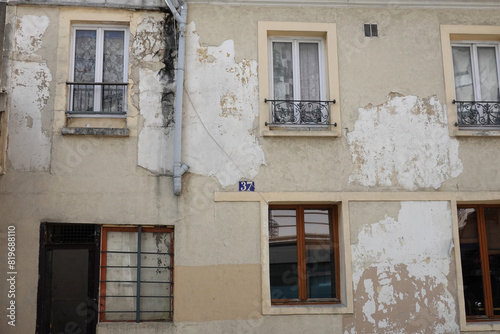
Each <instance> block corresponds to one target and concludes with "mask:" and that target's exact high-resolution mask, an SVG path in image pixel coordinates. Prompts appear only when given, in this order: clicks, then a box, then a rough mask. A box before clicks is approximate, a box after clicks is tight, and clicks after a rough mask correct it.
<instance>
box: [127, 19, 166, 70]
mask: <svg viewBox="0 0 500 334" xmlns="http://www.w3.org/2000/svg"><path fill="white" fill-rule="evenodd" d="M162 31H163V23H162V22H158V21H155V19H153V18H152V17H148V18H145V19H144V20H143V21H142V22H141V23H140V24H139V25H138V26H137V31H136V34H135V38H134V42H133V44H132V52H133V54H134V56H135V57H136V58H138V59H140V60H141V61H160V60H161V59H160V56H161V55H162V54H163V53H162V52H163V50H164V48H165V41H164V39H163V38H162V34H161V32H162Z"/></svg>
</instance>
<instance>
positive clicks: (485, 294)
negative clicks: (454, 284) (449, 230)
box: [458, 205, 500, 321]
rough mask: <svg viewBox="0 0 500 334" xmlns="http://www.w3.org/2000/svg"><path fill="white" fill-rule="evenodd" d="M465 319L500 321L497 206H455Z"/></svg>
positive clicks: (499, 222) (499, 239)
mask: <svg viewBox="0 0 500 334" xmlns="http://www.w3.org/2000/svg"><path fill="white" fill-rule="evenodd" d="M458 224H459V235H460V257H461V261H462V277H463V285H464V297H465V312H466V315H467V320H471V321H479V320H491V319H499V320H500V206H490V205H461V206H459V207H458Z"/></svg>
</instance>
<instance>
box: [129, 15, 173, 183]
mask: <svg viewBox="0 0 500 334" xmlns="http://www.w3.org/2000/svg"><path fill="white" fill-rule="evenodd" d="M175 26H176V23H175V20H174V19H173V17H172V15H171V14H165V17H164V19H163V20H162V21H159V20H155V19H154V18H152V17H149V18H146V19H144V20H143V21H142V22H141V23H140V24H139V25H138V27H137V32H136V35H135V38H134V41H133V43H132V54H133V56H134V64H137V65H138V66H139V69H138V70H136V71H138V73H136V75H138V76H139V110H140V114H141V116H142V117H143V120H144V123H143V127H142V129H141V130H140V132H139V150H138V164H139V166H141V167H144V168H146V169H148V170H150V171H152V172H154V173H159V174H168V173H171V171H172V168H173V159H172V157H173V123H174V102H175V62H176V57H177V44H176V37H175V34H176V29H175ZM158 63H160V64H161V63H163V66H162V67H161V68H160V69H157V68H155V64H158Z"/></svg>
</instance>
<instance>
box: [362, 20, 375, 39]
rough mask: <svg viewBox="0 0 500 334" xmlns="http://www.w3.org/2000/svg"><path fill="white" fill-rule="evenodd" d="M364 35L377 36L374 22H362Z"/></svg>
mask: <svg viewBox="0 0 500 334" xmlns="http://www.w3.org/2000/svg"><path fill="white" fill-rule="evenodd" d="M364 30H365V37H378V27H377V24H376V23H365V24H364Z"/></svg>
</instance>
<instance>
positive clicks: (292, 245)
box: [269, 209, 299, 299]
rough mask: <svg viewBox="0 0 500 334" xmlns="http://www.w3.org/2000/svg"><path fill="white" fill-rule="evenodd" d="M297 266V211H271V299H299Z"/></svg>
mask: <svg viewBox="0 0 500 334" xmlns="http://www.w3.org/2000/svg"><path fill="white" fill-rule="evenodd" d="M297 265H298V263H297V214H296V211H295V210H282V209H272V210H269V267H270V269H269V272H270V282H271V299H296V298H299V289H298V283H299V282H298V267H297Z"/></svg>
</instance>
